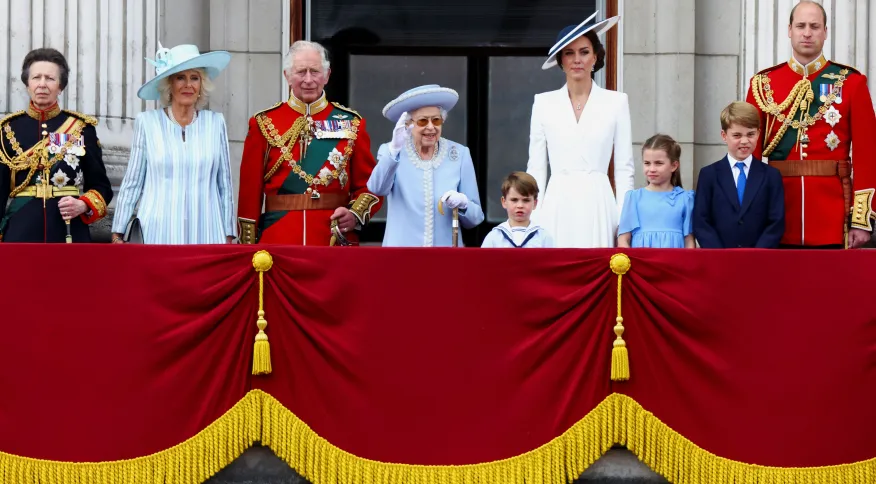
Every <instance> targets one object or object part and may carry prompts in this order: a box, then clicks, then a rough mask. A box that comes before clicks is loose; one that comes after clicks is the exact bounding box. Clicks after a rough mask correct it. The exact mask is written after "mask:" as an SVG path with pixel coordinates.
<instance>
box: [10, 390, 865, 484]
mask: <svg viewBox="0 0 876 484" xmlns="http://www.w3.org/2000/svg"><path fill="white" fill-rule="evenodd" d="M256 441H261V442H262V444H264V445H266V446H268V447H270V448H271V449H272V450H273V451H274V453H275V454H277V456H279V457H280V458H281V459H282V460H284V461H285V462H286V463H287V464H289V466H291V467H292V468H293V469H295V470H296V471H297V472H298V473H299V474H301V476H303V477H304V478H305V479H307V480H309V481H310V482H312V483H314V484H340V483H344V484H395V483H403V484H414V483H416V484H487V483H489V484H492V483H497V482H501V483H506V484H529V483H543V484H551V483H556V484H561V483H565V482H571V481H573V480H575V479H577V478H578V477H579V476H580V475H581V473H583V472H584V471H585V470H586V469H587V468H588V467H590V466H591V465H592V464H593V463H594V462H596V460H597V459H599V458H600V457H602V455H604V454H605V452H606V451H608V449H610V448H611V447H612V446H613V445H614V444H621V445H624V446H626V448H627V449H629V450H630V451H631V452H632V453H633V454H635V455H636V456H638V458H639V459H640V460H641V461H642V462H644V463H645V464H646V465H648V467H650V468H651V469H653V470H654V471H655V472H657V473H658V474H660V475H662V476H663V477H665V478H666V479H668V480H669V481H671V482H674V483H676V484H721V483H728V484H729V483H739V482H752V483H754V482H765V483H767V482H775V483H779V482H781V483H783V484H811V483H816V482H817V483H819V484H823V483H837V484H839V483H849V482H856V483H857V482H861V483H863V482H876V458H874V459H870V460H866V461H861V462H856V463H852V464H843V465H836V466H826V467H806V468H782V467H766V466H758V465H753V464H745V463H742V462H736V461H732V460H729V459H724V458H722V457H718V456H716V455H714V454H712V453H710V452H708V451H706V450H704V449H702V448H700V447H698V446H696V445H695V444H694V443H693V442H691V441H690V440H688V439H686V438H684V437H683V436H682V435H681V434H679V433H678V432H676V431H674V430H672V429H671V428H669V427H668V426H667V425H666V424H664V423H663V422H661V421H660V419H658V418H657V417H655V416H654V415H653V414H652V413H651V412H648V411H647V410H645V409H644V408H642V406H641V405H639V404H638V403H637V402H636V401H635V400H633V399H632V398H630V397H628V396H626V395H622V394H619V393H615V394H612V395H609V396H608V397H607V398H606V399H605V400H603V401H602V402H601V403H600V404H599V405H598V406H597V407H596V408H594V409H593V410H592V411H591V412H590V413H588V414H587V415H586V416H585V417H584V418H582V419H581V420H580V421H578V422H577V423H576V424H575V425H573V426H572V427H571V428H570V429H569V430H567V431H566V432H565V433H563V434H562V435H560V436H559V437H557V438H555V439H554V440H552V441H550V442H548V443H547V444H545V445H543V446H541V447H539V448H537V449H535V450H532V451H530V452H527V453H525V454H522V455H519V456H516V457H511V458H509V459H504V460H499V461H494V462H487V463H483V464H471V465H461V466H449V465H445V466H423V465H409V464H392V463H383V462H377V461H373V460H368V459H363V458H360V457H357V456H355V455H353V454H350V453H349V452H345V451H343V450H341V449H339V448H337V447H335V446H333V445H332V444H331V443H329V442H328V441H327V440H325V439H324V438H322V437H320V436H319V435H317V434H316V433H315V432H314V431H313V430H312V429H311V428H310V427H308V426H307V424H305V423H304V422H302V421H301V420H300V419H299V418H298V417H296V416H295V415H294V414H293V413H292V412H291V411H289V410H288V409H287V408H285V407H284V406H283V405H282V404H281V403H280V402H279V401H277V400H276V399H275V398H274V397H272V396H270V395H268V394H267V393H265V392H263V391H261V390H252V391H250V392H249V393H248V394H247V395H246V396H245V397H244V398H243V399H242V400H241V401H240V402H238V403H237V404H236V405H235V406H234V407H232V408H231V409H230V410H229V411H228V412H226V414H225V415H223V416H222V417H221V418H219V419H218V420H217V421H216V422H214V423H212V424H211V425H210V426H208V427H207V428H206V429H204V430H203V431H201V432H200V433H198V435H196V436H194V437H192V438H191V439H189V440H187V441H185V442H183V443H182V444H179V445H177V446H175V447H171V448H170V449H167V450H165V451H162V452H158V453H156V454H153V455H151V456H147V457H140V458H137V459H131V460H125V461H116V462H100V463H69V462H54V461H46V460H38V459H29V458H25V457H17V456H13V455H10V454H4V453H0V478H2V480H3V482H4V483H5V482H14V483H17V484H43V483H46V482H52V483H53V484H92V483H93V484H116V483H119V484H121V483H140V482H174V483H180V484H200V483H201V482H203V481H205V480H206V479H208V478H209V477H210V476H212V475H213V474H215V473H216V472H218V471H219V470H220V469H222V468H224V467H226V466H227V465H228V464H230V463H231V462H232V461H233V460H234V459H235V458H237V457H238V456H239V455H240V454H242V453H243V451H244V450H245V449H246V448H248V447H250V446H252V445H253V443H255V442H256Z"/></svg>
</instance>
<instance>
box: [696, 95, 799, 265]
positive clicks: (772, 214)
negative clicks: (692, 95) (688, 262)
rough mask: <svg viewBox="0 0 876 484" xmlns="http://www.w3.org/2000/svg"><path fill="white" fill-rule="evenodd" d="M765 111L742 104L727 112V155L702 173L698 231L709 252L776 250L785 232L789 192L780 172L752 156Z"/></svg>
mask: <svg viewBox="0 0 876 484" xmlns="http://www.w3.org/2000/svg"><path fill="white" fill-rule="evenodd" d="M759 133H760V113H759V112H758V110H757V108H756V107H754V106H752V105H751V104H748V103H746V102H741V101H737V102H734V103H731V104H730V105H729V106H727V107H726V108H724V110H723V111H721V138H723V139H724V142H725V143H726V144H727V156H725V157H724V158H723V159H722V160H721V161H718V162H715V163H712V164H711V165H709V166H706V167H704V168H703V169H702V170H700V175H699V179H698V180H697V187H696V198H695V200H694V213H693V232H694V235H695V236H696V238H697V241H698V242H699V244H700V247H703V248H706V249H718V248H742V247H755V248H763V249H774V248H777V247H778V246H779V241H780V240H782V235H783V234H784V233H785V191H784V188H783V185H782V174H781V173H779V170H777V169H775V168H773V167H771V166H769V165H767V164H766V163H763V162H762V161H761V160H759V159H756V158H754V157H753V156H752V153H753V152H754V149H755V145H756V143H757V139H758V134H759Z"/></svg>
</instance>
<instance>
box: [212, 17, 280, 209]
mask: <svg viewBox="0 0 876 484" xmlns="http://www.w3.org/2000/svg"><path fill="white" fill-rule="evenodd" d="M283 3H288V2H278V1H277V0H213V1H212V2H211V3H210V49H211V50H220V49H221V50H227V51H229V52H231V53H232V58H231V64H230V65H229V66H228V69H226V70H225V72H223V73H222V75H221V76H220V77H219V79H218V80H217V82H216V90H215V91H214V92H213V97H212V99H211V102H210V105H211V109H213V110H214V111H218V112H221V113H223V114H224V115H225V121H226V123H227V124H228V139H229V142H230V144H231V172H232V174H233V177H234V187H235V188H234V193H235V206H236V197H237V192H238V190H237V187H238V179H239V175H240V157H241V154H242V153H243V140H244V139H245V138H246V132H247V126H248V122H249V118H250V116H252V115H253V114H254V113H256V112H257V111H261V110H262V109H266V108H269V107H271V106H273V105H274V104H276V103H277V102H279V101H281V100H284V97H283V94H284V90H283V86H284V85H285V81H283V76H282V66H281V65H282V54H283V53H285V51H286V50H287V49H288V48H289V46H288V41H287V39H284V38H283V33H284V32H287V29H284V27H283V25H284V22H283V19H284V18H288V8H285V9H284V6H283V5H282V4H283ZM284 14H286V17H284Z"/></svg>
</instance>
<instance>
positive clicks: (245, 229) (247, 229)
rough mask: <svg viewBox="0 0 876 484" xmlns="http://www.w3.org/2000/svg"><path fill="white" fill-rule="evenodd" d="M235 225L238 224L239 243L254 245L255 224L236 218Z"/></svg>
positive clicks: (248, 220)
mask: <svg viewBox="0 0 876 484" xmlns="http://www.w3.org/2000/svg"><path fill="white" fill-rule="evenodd" d="M237 223H238V224H240V243H241V244H255V243H256V236H255V233H256V226H255V224H256V222H255V220H252V219H248V218H240V217H238V219H237Z"/></svg>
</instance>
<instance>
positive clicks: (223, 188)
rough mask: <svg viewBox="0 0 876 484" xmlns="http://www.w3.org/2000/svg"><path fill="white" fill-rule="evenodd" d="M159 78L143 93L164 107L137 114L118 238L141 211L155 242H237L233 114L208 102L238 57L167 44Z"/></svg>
mask: <svg viewBox="0 0 876 484" xmlns="http://www.w3.org/2000/svg"><path fill="white" fill-rule="evenodd" d="M147 60H149V61H150V62H151V63H152V64H154V65H155V73H156V76H155V78H154V79H152V80H150V81H149V82H147V83H146V84H144V85H143V87H141V88H140V90H139V91H138V92H137V96H139V97H140V99H144V100H158V101H160V104H161V105H162V109H157V110H153V111H146V112H143V113H140V114H139V115H137V118H136V120H135V122H134V140H133V145H132V146H131V158H130V161H128V169H127V172H126V173H125V178H124V180H123V181H122V186H121V188H120V190H119V196H118V197H117V198H116V212H115V218H114V221H113V229H112V230H113V236H112V238H113V242H115V243H122V242H124V235H123V234H124V233H125V230H126V228H127V227H129V226H130V224H129V221H131V220H132V218H133V217H134V216H135V211H136V217H137V219H138V221H139V226H140V230H141V237H142V241H143V242H144V243H147V244H222V243H232V242H233V240H234V235H235V229H236V227H235V224H234V209H233V205H234V193H233V190H232V184H231V165H230V158H229V152H228V134H227V132H226V128H225V118H224V117H223V116H222V115H221V114H219V113H215V112H212V111H207V110H205V109H203V107H204V106H205V105H206V104H207V99H208V97H209V94H210V91H211V90H212V89H213V83H212V79H215V78H216V76H218V75H219V73H220V72H221V71H222V69H224V68H225V67H226V66H227V65H228V62H229V61H230V60H231V54H229V53H228V52H224V51H217V52H210V53H206V54H201V53H200V52H198V48H197V47H196V46H194V45H178V46H176V47H174V48H172V49H165V48H161V45H160V44H159V50H158V52H157V53H156V55H155V61H152V60H150V59H147Z"/></svg>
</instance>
